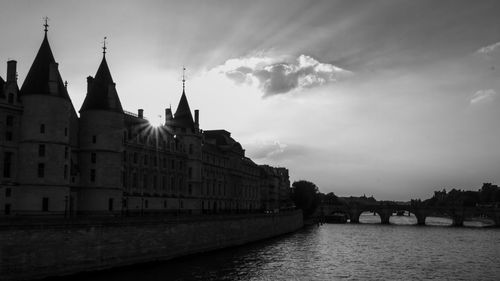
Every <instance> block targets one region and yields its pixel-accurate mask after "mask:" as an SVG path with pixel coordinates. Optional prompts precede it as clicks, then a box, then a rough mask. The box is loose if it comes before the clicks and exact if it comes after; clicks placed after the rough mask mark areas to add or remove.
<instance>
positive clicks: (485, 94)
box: [470, 89, 497, 104]
mask: <svg viewBox="0 0 500 281" xmlns="http://www.w3.org/2000/svg"><path fill="white" fill-rule="evenodd" d="M496 96H497V92H496V91H495V90H493V89H487V90H479V91H477V92H475V93H474V94H473V95H472V96H471V98H470V104H480V103H484V102H489V101H492V100H493V99H495V97H496Z"/></svg>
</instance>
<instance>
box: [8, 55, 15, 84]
mask: <svg viewBox="0 0 500 281" xmlns="http://www.w3.org/2000/svg"><path fill="white" fill-rule="evenodd" d="M16 66H17V62H16V61H15V60H10V61H8V62H7V82H14V81H16V80H17V72H16Z"/></svg>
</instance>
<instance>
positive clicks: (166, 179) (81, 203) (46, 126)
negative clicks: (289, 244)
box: [0, 33, 290, 217]
mask: <svg viewBox="0 0 500 281" xmlns="http://www.w3.org/2000/svg"><path fill="white" fill-rule="evenodd" d="M87 84H88V85H87V95H86V98H85V101H84V103H83V105H82V107H81V109H80V110H79V116H78V114H77V112H76V110H75V108H74V106H73V104H72V102H71V99H70V97H69V94H68V92H67V89H66V86H65V84H64V83H63V80H62V78H61V74H60V73H59V70H58V63H56V61H55V59H54V56H53V54H52V51H51V48H50V45H49V41H48V38H47V33H46V34H45V37H44V39H43V42H42V45H41V47H40V49H39V51H38V54H37V56H36V58H35V60H34V62H33V64H32V66H31V68H30V70H29V72H28V75H27V76H26V79H25V81H24V83H23V85H22V87H21V89H19V87H18V85H17V73H16V61H9V62H8V63H7V76H6V80H3V78H1V77H0V134H1V135H0V206H1V207H2V208H3V210H1V211H0V216H10V217H11V216H65V217H70V216H78V215H100V216H102V215H112V216H118V215H127V214H128V215H134V214H135V215H137V214H149V213H176V214H178V213H239V212H262V211H269V210H273V211H275V210H279V209H280V208H283V207H284V206H287V205H288V206H289V201H287V200H288V192H289V187H290V182H289V179H288V170H287V169H285V168H273V167H270V166H259V165H257V164H255V163H254V162H253V161H252V160H251V159H250V158H248V157H246V156H245V151H244V149H243V148H242V146H241V145H240V144H239V143H238V142H237V141H236V140H234V139H233V138H232V137H231V134H230V133H229V132H227V131H225V130H205V131H204V130H202V129H200V127H199V111H198V110H195V111H194V118H193V115H192V112H191V109H190V108H189V103H188V100H187V96H186V93H185V91H184V89H183V91H182V94H181V99H180V102H179V105H178V107H177V109H176V112H175V114H174V113H172V110H171V109H170V108H167V109H166V110H165V113H166V114H165V120H164V125H162V126H158V127H155V126H152V125H151V124H150V123H149V121H148V120H147V118H146V117H144V112H143V111H142V110H138V113H137V114H134V113H130V112H127V111H124V110H123V109H122V106H121V102H120V98H119V96H118V93H117V91H116V87H115V86H116V84H115V82H114V81H113V78H112V76H111V72H110V70H109V67H108V64H107V62H106V57H105V54H104V56H103V58H102V62H101V64H100V66H99V68H98V70H97V73H96V75H95V76H94V77H92V76H89V77H88V78H87ZM183 88H184V87H183Z"/></svg>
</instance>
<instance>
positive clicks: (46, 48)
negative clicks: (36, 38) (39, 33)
mask: <svg viewBox="0 0 500 281" xmlns="http://www.w3.org/2000/svg"><path fill="white" fill-rule="evenodd" d="M52 64H56V61H55V59H54V55H53V54H52V50H51V49H50V45H49V40H48V39H47V33H45V36H44V38H43V42H42V45H41V46H40V49H39V50H38V53H37V55H36V57H35V61H33V64H32V65H31V68H30V70H29V72H28V75H27V76H26V79H25V80H24V83H23V86H22V87H21V95H22V96H25V95H56V96H59V97H62V98H65V99H68V100H69V95H68V92H67V91H66V87H64V83H63V81H62V78H61V74H60V73H59V70H56V71H57V73H56V75H57V77H56V79H55V81H53V82H55V83H56V84H55V87H50V86H49V82H50V65H52Z"/></svg>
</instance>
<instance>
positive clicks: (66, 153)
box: [64, 147, 69, 159]
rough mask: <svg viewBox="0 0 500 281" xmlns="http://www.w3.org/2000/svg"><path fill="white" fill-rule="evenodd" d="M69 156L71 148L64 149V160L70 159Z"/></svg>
mask: <svg viewBox="0 0 500 281" xmlns="http://www.w3.org/2000/svg"><path fill="white" fill-rule="evenodd" d="M68 155H69V148H68V147H65V148H64V159H68Z"/></svg>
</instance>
